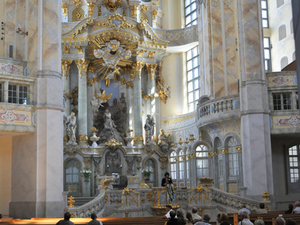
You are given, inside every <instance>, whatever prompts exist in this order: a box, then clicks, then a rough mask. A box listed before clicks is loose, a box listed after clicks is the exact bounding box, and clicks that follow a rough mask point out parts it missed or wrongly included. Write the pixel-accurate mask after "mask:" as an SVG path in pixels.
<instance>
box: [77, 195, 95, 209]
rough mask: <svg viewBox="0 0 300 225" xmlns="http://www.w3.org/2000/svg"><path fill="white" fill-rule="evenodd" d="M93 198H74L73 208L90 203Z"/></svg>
mask: <svg viewBox="0 0 300 225" xmlns="http://www.w3.org/2000/svg"><path fill="white" fill-rule="evenodd" d="M94 198H95V197H74V200H75V203H74V206H75V207H78V206H82V205H84V204H85V203H88V202H90V201H92V200H93V199H94Z"/></svg>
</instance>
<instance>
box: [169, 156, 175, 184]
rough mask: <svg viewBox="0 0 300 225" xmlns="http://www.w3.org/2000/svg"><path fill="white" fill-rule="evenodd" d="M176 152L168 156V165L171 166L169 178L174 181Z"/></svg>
mask: <svg viewBox="0 0 300 225" xmlns="http://www.w3.org/2000/svg"><path fill="white" fill-rule="evenodd" d="M175 158H176V152H175V151H172V152H171V154H170V165H171V171H170V172H171V177H172V179H174V180H176V160H175Z"/></svg>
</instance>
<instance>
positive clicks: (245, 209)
mask: <svg viewBox="0 0 300 225" xmlns="http://www.w3.org/2000/svg"><path fill="white" fill-rule="evenodd" d="M244 211H246V212H247V213H248V215H250V211H249V210H248V209H247V208H246V205H245V204H242V205H241V210H240V211H239V213H238V214H239V215H241V213H242V212H244Z"/></svg>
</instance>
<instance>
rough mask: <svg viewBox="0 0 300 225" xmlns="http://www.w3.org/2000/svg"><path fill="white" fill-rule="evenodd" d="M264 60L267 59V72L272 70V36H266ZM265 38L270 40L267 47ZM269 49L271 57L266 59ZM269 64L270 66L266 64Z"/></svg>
mask: <svg viewBox="0 0 300 225" xmlns="http://www.w3.org/2000/svg"><path fill="white" fill-rule="evenodd" d="M263 39H264V61H265V71H267V72H271V71H272V55H271V41H270V37H264V38H263ZM265 40H268V44H269V46H268V47H266V46H265ZM266 51H268V52H269V58H268V59H266V54H265V52H266ZM266 65H268V66H266ZM267 67H268V68H267Z"/></svg>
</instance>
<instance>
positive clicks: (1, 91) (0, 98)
mask: <svg viewBox="0 0 300 225" xmlns="http://www.w3.org/2000/svg"><path fill="white" fill-rule="evenodd" d="M0 102H3V83H0Z"/></svg>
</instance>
